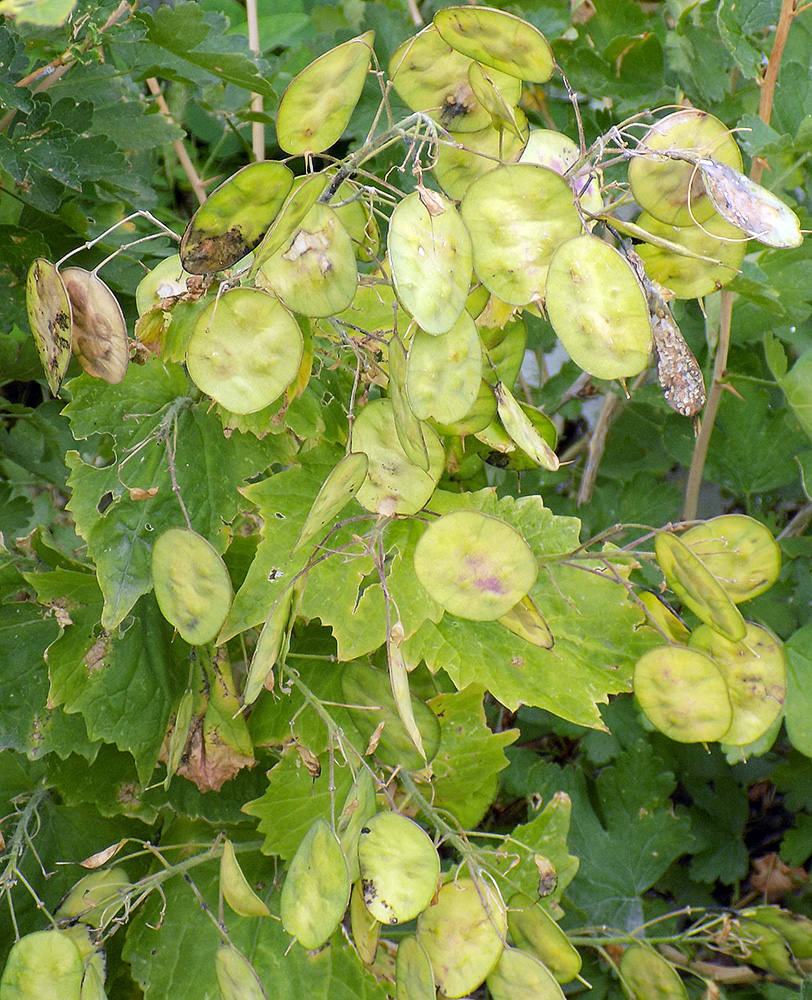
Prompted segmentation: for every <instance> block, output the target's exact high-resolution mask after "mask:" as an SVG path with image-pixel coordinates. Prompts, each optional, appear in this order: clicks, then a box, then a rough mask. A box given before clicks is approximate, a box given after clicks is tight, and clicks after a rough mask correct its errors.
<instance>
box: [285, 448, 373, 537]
mask: <svg viewBox="0 0 812 1000" xmlns="http://www.w3.org/2000/svg"><path fill="white" fill-rule="evenodd" d="M368 468H369V459H368V458H367V457H366V455H363V454H360V453H354V454H350V455H345V456H344V457H343V458H342V459H341V461H340V462H339V463H338V464H337V465H336V466H335V468H334V469H333V470H332V471H331V472H330V474H329V475H328V476H327V478H326V479H325V480H324V483H323V484H322V487H321V489H320V490H319V492H318V495H317V496H316V499H315V500H314V501H313V505H312V507H311V508H310V512H309V513H308V515H307V518H306V519H305V523H304V524H303V525H302V530H301V531H300V532H299V537H298V538H297V539H296V544H295V545H294V546H293V549H292V550H291V555H292V554H293V553H294V552H298V551H299V549H300V548H302V547H303V546H304V545H307V544H308V543H309V542H311V541H312V540H313V539H314V538H316V537H317V536H318V535H320V534H321V532H322V531H323V530H324V529H325V528H326V527H327V525H328V524H330V523H331V522H332V521H333V520H335V518H336V517H337V515H338V514H340V513H341V511H342V510H343V509H344V508H345V507H346V506H347V504H348V503H349V502H350V500H352V499H353V497H354V496H355V495H356V493H357V492H358V490H360V489H361V485H362V484H363V482H364V479H365V478H366V474H367V470H368Z"/></svg>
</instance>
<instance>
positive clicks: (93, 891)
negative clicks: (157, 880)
mask: <svg viewBox="0 0 812 1000" xmlns="http://www.w3.org/2000/svg"><path fill="white" fill-rule="evenodd" d="M130 888H131V885H130V880H129V879H128V878H127V873H126V872H125V871H124V869H123V868H105V869H103V870H99V871H95V872H91V873H90V875H85V877H84V878H81V879H79V881H78V882H77V883H76V885H75V886H74V887H73V888H72V889H71V890H70V891H69V892H68V893H67V894H66V895H65V896H64V897H63V899H62V900H61V902H60V903H59V906H58V907H57V908H56V913H55V916H56V918H57V920H78V921H80V922H81V923H83V924H87V925H88V926H89V927H100V926H101V925H102V923H109V921H110V920H111V919H112V918H113V917H114V916H115V915H116V914H117V913H118V912H119V910H120V909H121V908H122V907H123V906H124V896H125V895H126V893H127V892H128V891H129V889H130Z"/></svg>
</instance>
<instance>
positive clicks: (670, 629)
mask: <svg viewBox="0 0 812 1000" xmlns="http://www.w3.org/2000/svg"><path fill="white" fill-rule="evenodd" d="M637 596H638V598H639V599H640V603H641V604H643V605H644V606H645V608H646V611H648V613H649V614H650V615H651V617H652V618H653V619H654V621H656V622H657V624H658V625H659V626H660V628H661V629H662V630H663V631H664V632H665V634H666V635H667V637H668V639H669V640H670V641H671V642H673V643H674V644H675V645H677V646H685V645H687V644H688V640H689V639H690V638H691V633H690V631H689V629H688V628H687V626H686V625H684V624H683V622H681V621H680V620H679V618H677V616H676V615H675V614H674V612H673V611H671V609H670V608H667V607H666V606H665V604H663V602H662V601H661V600H660V599H659V598H658V597H657V595H656V594H652V593H651V592H650V591H648V590H643V591H641V592H640V593H639V594H638V595H637Z"/></svg>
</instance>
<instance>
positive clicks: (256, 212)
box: [180, 160, 293, 274]
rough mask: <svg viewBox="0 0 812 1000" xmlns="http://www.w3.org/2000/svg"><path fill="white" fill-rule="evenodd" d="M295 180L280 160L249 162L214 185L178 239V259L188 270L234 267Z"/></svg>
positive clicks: (257, 238)
mask: <svg viewBox="0 0 812 1000" xmlns="http://www.w3.org/2000/svg"><path fill="white" fill-rule="evenodd" d="M292 184H293V173H292V172H291V171H290V170H288V168H287V167H286V166H285V165H284V164H283V163H278V162H276V161H275V160H265V161H264V162H262V163H251V164H249V165H248V166H247V167H243V168H242V170H238V171H237V173H236V174H234V175H233V176H232V177H229V179H228V180H227V181H224V182H223V183H222V184H221V185H220V186H219V187H218V188H216V189H215V190H214V191H212V193H211V195H209V197H208V198H207V200H206V201H205V203H204V204H203V205H201V206H200V208H199V209H198V210H197V211H196V212H195V214H194V215H193V216H192V218H191V219H190V221H189V225H188V226H187V227H186V232H185V233H184V234H183V239H182V240H181V242H180V259H181V262H182V263H183V267H184V268H185V269H186V270H187V271H189V272H190V273H191V274H214V273H215V272H217V271H222V270H224V269H225V268H227V267H232V266H233V265H234V264H236V263H237V261H238V260H241V259H242V258H243V257H245V255H246V254H248V253H250V252H251V251H252V250H253V249H254V247H256V246H258V245H259V243H260V241H261V240H262V238H263V236H264V235H265V233H266V231H267V230H268V227H269V226H270V225H271V223H272V222H273V220H274V219H275V218H276V215H277V214H278V212H279V210H280V208H281V207H282V203H283V202H284V200H285V198H287V196H288V192H289V191H290V188H291V185H292Z"/></svg>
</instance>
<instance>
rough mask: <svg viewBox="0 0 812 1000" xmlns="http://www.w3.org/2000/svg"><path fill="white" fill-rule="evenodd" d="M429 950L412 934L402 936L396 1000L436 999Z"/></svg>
mask: <svg viewBox="0 0 812 1000" xmlns="http://www.w3.org/2000/svg"><path fill="white" fill-rule="evenodd" d="M436 996H437V990H436V988H435V986H434V973H433V971H432V968H431V961H430V960H429V956H428V952H427V951H426V949H425V948H424V947H423V945H422V944H421V943H420V942H419V941H418V940H417V938H416V937H415V936H414V935H413V934H410V935H409V936H408V937H405V938H401V939H400V943H399V944H398V953H397V959H396V963H395V1000H436Z"/></svg>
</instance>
